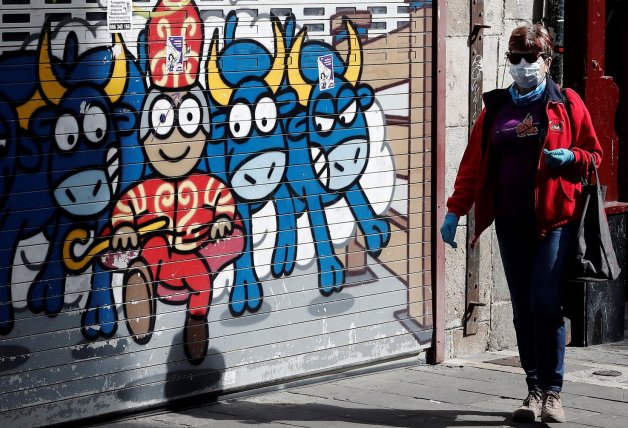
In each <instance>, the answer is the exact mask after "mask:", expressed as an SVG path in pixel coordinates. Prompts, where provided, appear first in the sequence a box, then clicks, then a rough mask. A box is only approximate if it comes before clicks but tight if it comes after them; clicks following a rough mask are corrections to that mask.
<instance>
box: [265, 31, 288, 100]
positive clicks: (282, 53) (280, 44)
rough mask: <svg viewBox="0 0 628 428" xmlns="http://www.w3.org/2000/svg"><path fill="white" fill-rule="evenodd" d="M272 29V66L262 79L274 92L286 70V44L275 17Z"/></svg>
mask: <svg viewBox="0 0 628 428" xmlns="http://www.w3.org/2000/svg"><path fill="white" fill-rule="evenodd" d="M273 31H274V33H275V59H274V60H273V66H272V68H271V69H270V71H269V72H268V74H267V75H266V77H264V80H265V81H266V83H267V84H268V86H269V87H270V89H271V90H272V91H273V93H276V92H277V90H278V89H279V86H281V81H282V80H283V76H284V72H285V70H286V45H285V43H284V40H283V34H282V32H281V29H280V28H279V21H278V20H277V19H273Z"/></svg>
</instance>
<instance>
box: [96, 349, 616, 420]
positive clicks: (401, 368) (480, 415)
mask: <svg viewBox="0 0 628 428" xmlns="http://www.w3.org/2000/svg"><path fill="white" fill-rule="evenodd" d="M565 364H566V373H565V384H564V388H563V393H562V394H561V395H562V399H563V405H564V407H565V412H566V415H567V423H564V424H560V426H561V427H563V426H564V427H613V428H626V427H628V340H624V341H623V342H617V343H613V344H604V345H597V346H590V347H586V348H575V347H568V348H567V353H566V362H565ZM525 393H526V387H525V380H524V376H523V372H522V370H521V368H520V367H518V357H517V352H516V350H506V351H499V352H486V353H483V354H479V355H473V356H470V357H465V358H459V359H451V360H447V361H445V362H444V363H442V364H439V365H428V364H425V362H424V360H422V359H421V357H414V358H409V359H408V358H407V359H403V360H397V361H393V362H388V363H384V364H379V365H375V366H369V367H362V368H358V369H354V370H349V371H345V372H342V373H335V374H331V375H327V376H322V377H317V378H311V379H306V380H301V381H298V382H293V383H289V384H282V385H276V386H273V387H266V388H262V389H258V390H253V391H247V392H245V393H239V394H232V395H227V396H224V397H222V398H221V399H220V400H219V401H213V402H200V403H195V405H194V406H193V407H188V408H174V409H173V408H170V409H156V410H152V411H150V412H148V413H143V414H135V415H133V416H127V417H125V418H123V419H117V420H109V421H107V422H106V423H102V424H101V425H100V426H102V425H106V426H108V427H117V428H127V427H128V428H136V427H137V428H139V427H155V428H161V427H164V428H165V427H169V428H178V427H201V426H202V427H208V426H216V427H221V428H223V427H224V428H232V427H234V428H235V427H250V426H251V425H255V426H261V427H278V428H285V427H325V428H329V427H436V428H438V427H518V426H521V427H525V426H528V427H533V426H538V427H541V426H547V425H545V424H542V423H540V422H537V423H534V424H520V423H515V422H513V421H512V420H511V418H510V414H511V412H512V410H514V409H515V408H517V407H518V406H519V405H520V403H521V400H522V399H523V398H524V396H525ZM556 425H558V424H556Z"/></svg>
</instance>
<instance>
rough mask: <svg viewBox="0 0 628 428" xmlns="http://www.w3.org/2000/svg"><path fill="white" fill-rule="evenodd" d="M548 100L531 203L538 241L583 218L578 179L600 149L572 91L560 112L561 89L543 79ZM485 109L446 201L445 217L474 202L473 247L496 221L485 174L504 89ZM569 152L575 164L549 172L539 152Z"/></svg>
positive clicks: (598, 158) (464, 210)
mask: <svg viewBox="0 0 628 428" xmlns="http://www.w3.org/2000/svg"><path fill="white" fill-rule="evenodd" d="M547 92H548V100H547V105H546V109H545V110H546V117H545V122H544V123H542V125H541V132H540V134H539V135H540V138H541V139H542V141H543V145H542V147H541V148H540V150H539V161H538V164H537V169H536V183H535V198H536V220H537V222H536V223H537V230H538V234H539V237H540V238H541V237H543V236H545V234H546V233H547V232H548V231H550V230H552V229H555V228H557V227H560V226H562V225H564V224H566V223H568V222H570V221H574V220H576V219H578V218H579V217H580V215H581V213H582V206H581V204H580V199H581V198H580V193H581V192H582V184H581V177H582V176H584V175H585V174H586V172H587V170H588V168H589V164H590V163H591V154H593V157H594V159H595V165H596V166H599V165H600V162H601V160H602V147H601V146H600V142H599V141H598V139H597V136H596V135H595V130H594V129H593V123H592V122H591V116H590V115H589V111H588V110H587V108H586V106H585V105H584V103H583V101H582V99H581V98H580V97H579V96H578V94H577V93H576V92H574V91H573V90H571V89H567V90H566V94H567V99H568V101H569V109H568V110H567V109H566V108H565V105H564V103H563V98H562V95H561V93H560V89H559V87H558V85H556V83H554V82H553V81H552V80H551V79H549V78H548V82H547ZM483 98H484V105H485V107H484V109H483V110H482V112H481V113H480V116H479V117H478V120H477V122H476V123H475V125H474V126H473V130H472V131H471V137H470V138H469V143H468V145H467V148H466V150H465V152H464V156H463V157H462V161H461V162H460V168H459V170H458V176H457V177H456V182H455V183H454V193H453V195H452V196H451V197H450V198H449V199H448V200H447V209H448V211H449V212H451V213H454V214H457V215H458V216H463V215H466V214H467V213H468V212H469V210H470V209H471V206H472V205H473V204H474V203H475V230H474V237H473V240H472V245H473V244H474V243H475V242H476V241H477V239H478V238H479V236H480V234H481V233H482V232H483V231H484V230H485V229H486V228H487V227H489V226H490V225H491V223H492V222H493V220H494V219H495V209H494V198H495V186H494V183H495V178H494V177H493V176H492V175H491V174H490V172H489V171H490V169H491V168H490V165H491V142H490V141H489V139H490V136H491V132H490V129H491V125H492V123H493V121H494V119H495V116H496V115H497V113H498V112H499V111H500V109H501V108H502V106H503V105H504V104H505V103H506V102H507V101H508V100H509V98H510V94H509V93H508V90H507V89H496V90H493V91H491V92H487V93H485V94H484V96H483ZM560 148H565V149H569V150H571V151H572V152H573V154H574V155H575V158H576V159H575V161H574V162H573V163H572V164H570V165H567V166H563V167H558V168H554V169H552V168H549V167H548V166H547V165H546V164H545V159H544V155H543V149H548V150H555V149H560Z"/></svg>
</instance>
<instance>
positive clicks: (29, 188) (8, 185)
mask: <svg viewBox="0 0 628 428" xmlns="http://www.w3.org/2000/svg"><path fill="white" fill-rule="evenodd" d="M25 58H26V59H27V60H29V59H31V58H27V57H22V58H12V59H11V60H10V61H3V65H4V66H8V63H9V62H11V65H10V67H15V68H17V69H23V67H22V65H24V64H20V62H22V61H21V60H22V59H25ZM15 59H18V61H14V60H15ZM31 64H33V62H31ZM33 86H34V85H33ZM33 90H34V88H33ZM2 92H3V91H2ZM7 92H8V91H7ZM15 95H16V93H15V91H13V94H12V95H11V96H9V95H7V94H2V93H1V92H0V177H2V180H1V183H0V191H1V192H2V193H1V194H0V334H7V333H9V332H10V331H11V330H12V329H13V305H12V303H11V301H12V300H11V284H10V272H11V270H10V266H11V264H12V263H13V258H14V248H13V247H14V246H15V245H16V244H17V242H18V239H17V238H18V232H20V231H22V230H28V229H29V226H30V224H29V223H28V221H26V222H25V221H24V219H21V220H22V221H21V222H16V221H15V220H16V219H15V217H22V215H20V213H19V211H18V212H16V209H19V210H25V209H26V210H28V209H29V208H37V206H39V204H42V198H43V204H42V205H43V206H46V205H47V204H46V197H47V192H45V191H44V192H43V193H42V194H41V196H42V198H39V197H34V193H33V191H34V192H37V193H35V195H38V194H39V192H41V190H42V189H41V185H42V183H44V184H45V183H46V180H45V178H46V177H45V174H44V173H43V171H42V169H41V168H42V157H41V155H40V153H39V150H38V149H39V147H38V146H37V145H36V144H34V142H33V140H32V139H31V138H29V137H28V136H27V135H26V133H25V132H24V130H22V129H21V128H20V127H19V121H18V113H17V111H16V110H15V108H14V107H13V105H15V104H18V103H20V104H21V101H23V100H20V99H19V97H18V98H16V97H15ZM26 174H38V176H35V177H33V179H32V180H31V179H29V180H25V179H24V177H25V176H26ZM48 205H51V204H48ZM51 214H52V210H51V209H48V210H45V209H44V210H39V211H38V215H40V216H41V217H42V218H49V217H50V216H51ZM16 223H17V224H16Z"/></svg>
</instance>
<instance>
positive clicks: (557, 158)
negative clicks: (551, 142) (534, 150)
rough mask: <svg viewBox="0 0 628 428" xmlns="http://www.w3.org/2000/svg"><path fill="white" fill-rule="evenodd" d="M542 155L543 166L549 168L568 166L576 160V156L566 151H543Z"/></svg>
mask: <svg viewBox="0 0 628 428" xmlns="http://www.w3.org/2000/svg"><path fill="white" fill-rule="evenodd" d="M543 153H545V164H546V165H547V166H549V167H550V168H558V167H560V166H565V165H569V164H571V163H573V161H575V160H576V156H575V155H574V154H573V152H572V151H571V150H567V149H556V150H547V149H543Z"/></svg>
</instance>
